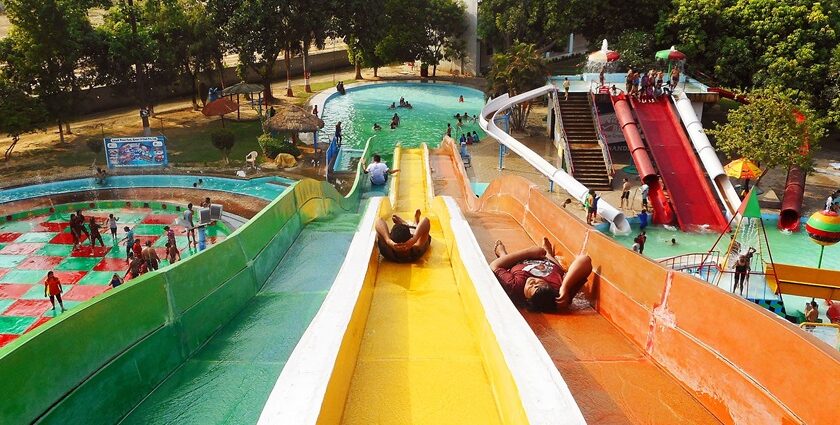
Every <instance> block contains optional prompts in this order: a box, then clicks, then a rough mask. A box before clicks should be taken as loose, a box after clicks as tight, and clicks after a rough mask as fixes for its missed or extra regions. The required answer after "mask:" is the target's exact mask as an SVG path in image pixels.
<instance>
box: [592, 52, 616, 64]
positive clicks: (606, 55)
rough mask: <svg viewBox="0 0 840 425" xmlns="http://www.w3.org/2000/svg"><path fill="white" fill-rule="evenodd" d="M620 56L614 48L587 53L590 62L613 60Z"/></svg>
mask: <svg viewBox="0 0 840 425" xmlns="http://www.w3.org/2000/svg"><path fill="white" fill-rule="evenodd" d="M620 58H621V55H620V54H619V53H618V52H616V51H615V50H598V51H597V52H594V53H590V54H589V61H590V62H615V61H617V60H619V59H620Z"/></svg>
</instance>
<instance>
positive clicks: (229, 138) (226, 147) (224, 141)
mask: <svg viewBox="0 0 840 425" xmlns="http://www.w3.org/2000/svg"><path fill="white" fill-rule="evenodd" d="M210 143H212V144H213V147H214V148H216V149H218V150H219V151H221V152H222V157H223V158H224V160H225V164H228V163H230V160H229V159H228V158H229V156H230V151H231V149H233V145H234V144H235V143H236V136H235V135H234V134H233V132H232V131H230V130H228V129H226V128H217V129H215V130H213V132H212V133H210Z"/></svg>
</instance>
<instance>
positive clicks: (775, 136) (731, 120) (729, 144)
mask: <svg viewBox="0 0 840 425" xmlns="http://www.w3.org/2000/svg"><path fill="white" fill-rule="evenodd" d="M747 98H748V99H749V100H750V103H749V104H748V105H743V106H741V107H740V108H738V109H733V110H731V111H730V112H729V115H728V122H727V123H726V124H722V125H721V124H717V125H716V126H715V128H714V129H709V130H707V132H708V133H709V134H711V135H712V136H714V137H715V139H716V141H717V147H718V149H720V150H721V151H723V152H725V153H727V154H728V155H731V156H741V157H745V158H748V159H750V160H752V161H755V162H758V163H760V164H761V166H762V167H766V168H775V167H783V168H790V167H791V166H794V165H796V166H798V167H801V168H802V169H803V170H806V171H809V170H811V169H812V168H813V154H814V152H815V151H816V150H817V149H819V144H820V141H821V140H822V138H823V136H824V135H825V128H824V122H823V120H821V119H819V118H817V117H816V114H815V113H814V111H812V110H810V109H808V108H807V107H805V106H804V105H801V104H796V103H794V102H793V101H792V100H791V99H790V98H789V97H787V96H784V95H781V94H778V93H775V92H773V91H770V90H765V91H755V92H752V93H749V94H748V95H747ZM797 114H802V116H804V117H805V120H804V121H803V122H802V123H799V122H798V121H797V118H796V116H797ZM805 141H807V145H808V148H809V149H803V143H804V142H805Z"/></svg>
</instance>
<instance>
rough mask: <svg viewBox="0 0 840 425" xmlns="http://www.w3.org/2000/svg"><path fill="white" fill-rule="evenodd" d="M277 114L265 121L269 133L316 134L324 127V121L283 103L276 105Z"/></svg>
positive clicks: (299, 108) (301, 109) (298, 107)
mask: <svg viewBox="0 0 840 425" xmlns="http://www.w3.org/2000/svg"><path fill="white" fill-rule="evenodd" d="M274 108H275V114H274V116H273V117H271V118H269V119H268V120H266V121H265V124H263V126H264V127H265V129H266V130H268V131H275V132H280V133H314V132H316V131H318V130H319V129H321V128H323V127H324V121H323V120H322V119H320V118H318V117H317V116H315V115H313V114H311V113H309V112H307V111H306V110H305V109H303V108H301V107H300V106H295V105H291V104H288V103H281V104H278V105H274Z"/></svg>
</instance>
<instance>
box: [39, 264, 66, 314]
mask: <svg viewBox="0 0 840 425" xmlns="http://www.w3.org/2000/svg"><path fill="white" fill-rule="evenodd" d="M62 292H64V288H62V287H61V282H60V281H59V280H58V278H57V277H55V273H53V272H52V270H50V271H49V272H47V278H46V279H45V280H44V298H46V297H49V298H50V304H52V310H53V312H55V300H56V299H58V305H60V306H61V312H62V313H63V312H65V311H67V310H65V308H64V301H62V299H61V293H62Z"/></svg>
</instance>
